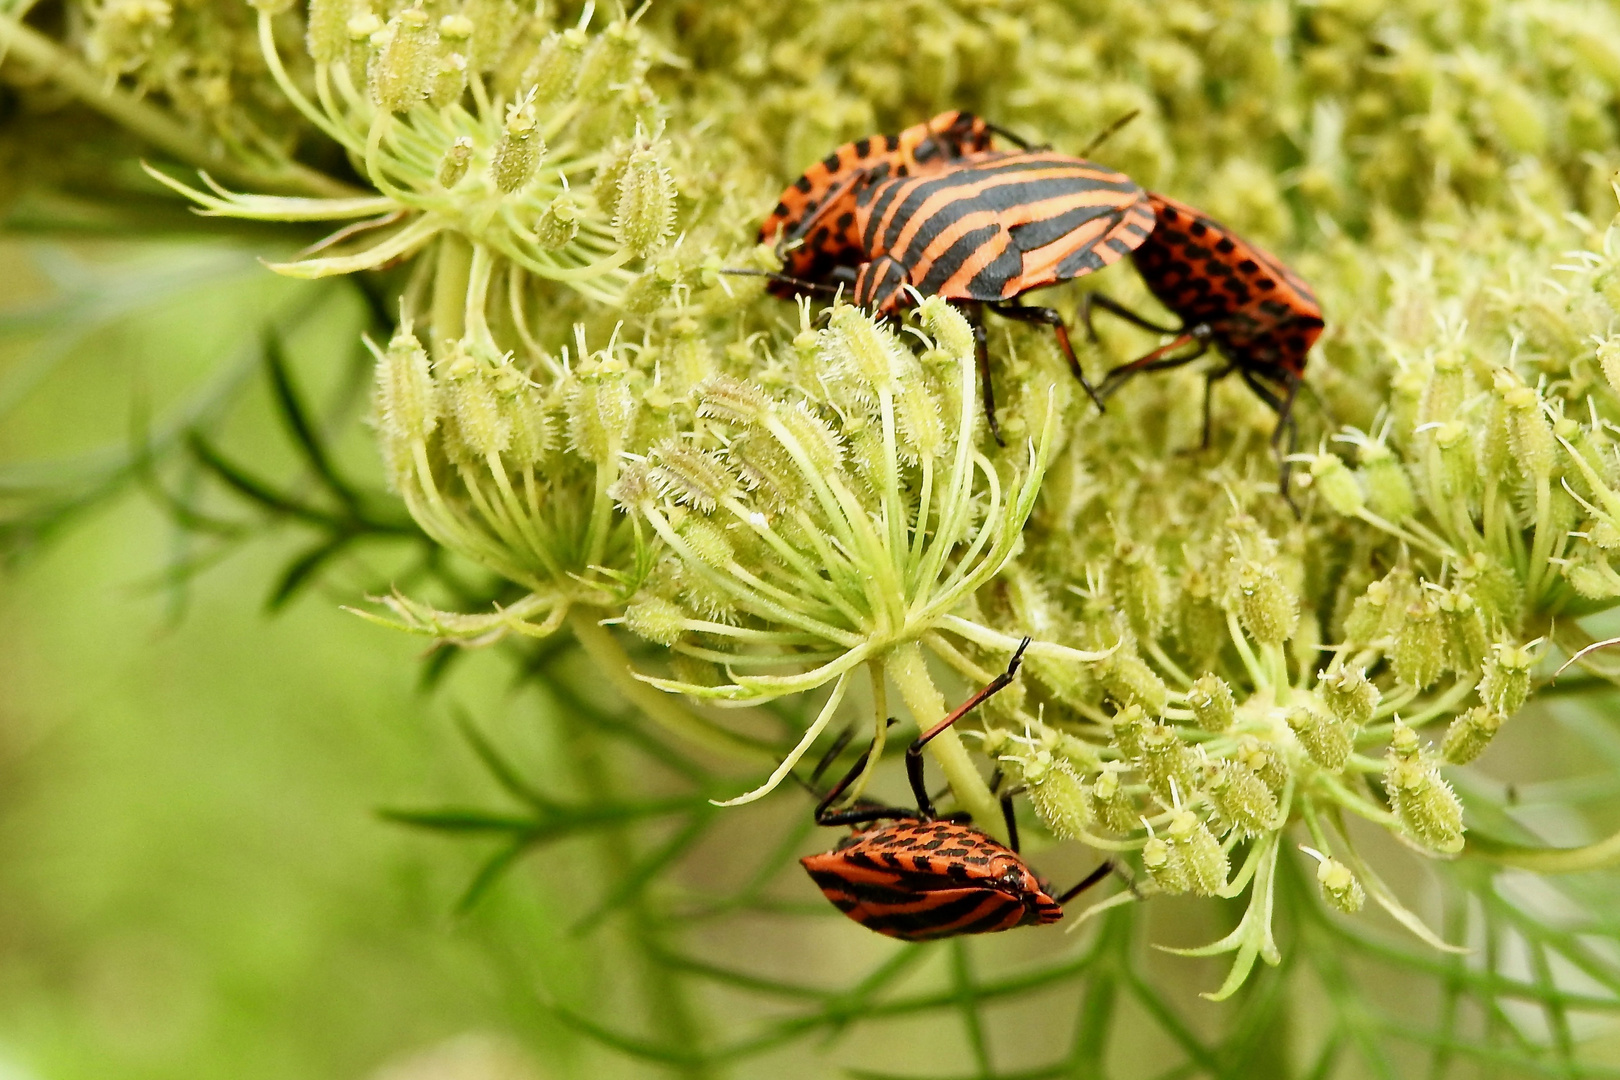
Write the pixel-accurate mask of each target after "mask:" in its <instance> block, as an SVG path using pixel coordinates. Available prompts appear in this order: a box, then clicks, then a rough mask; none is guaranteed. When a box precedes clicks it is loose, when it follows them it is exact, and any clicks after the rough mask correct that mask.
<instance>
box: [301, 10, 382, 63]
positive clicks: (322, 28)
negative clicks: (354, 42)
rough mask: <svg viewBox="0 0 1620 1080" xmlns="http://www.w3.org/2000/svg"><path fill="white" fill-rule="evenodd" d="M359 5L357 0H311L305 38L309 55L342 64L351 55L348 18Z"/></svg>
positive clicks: (323, 60) (315, 58)
mask: <svg viewBox="0 0 1620 1080" xmlns="http://www.w3.org/2000/svg"><path fill="white" fill-rule="evenodd" d="M357 6H358V4H357V3H356V0H309V16H308V19H307V24H306V26H307V29H306V31H305V41H306V43H307V45H308V48H309V56H310V59H312V60H314V61H315V62H316V63H317V64H341V63H343V62H344V61H346V60H347V59H348V58H349V30H348V27H349V20H350V19H352V18H353V17H354V16H355V14H356V12H355V8H356V7H357ZM374 17H375V16H374ZM368 36H369V35H368Z"/></svg>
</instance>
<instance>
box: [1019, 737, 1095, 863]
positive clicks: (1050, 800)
mask: <svg viewBox="0 0 1620 1080" xmlns="http://www.w3.org/2000/svg"><path fill="white" fill-rule="evenodd" d="M1020 765H1021V767H1022V771H1023V774H1024V783H1025V785H1026V786H1027V787H1028V788H1029V801H1030V805H1031V806H1033V807H1034V808H1035V816H1036V817H1038V818H1040V819H1041V821H1042V822H1043V823H1044V824H1045V825H1046V827H1047V828H1048V829H1050V830H1051V831H1052V835H1053V836H1056V837H1060V838H1062V839H1064V840H1079V839H1080V838H1081V837H1082V836H1083V835H1084V834H1085V832H1086V829H1087V827H1088V826H1089V825H1090V824H1091V808H1090V806H1088V805H1087V802H1086V793H1085V788H1084V787H1083V786H1082V785H1081V783H1080V777H1079V776H1077V775H1076V774H1075V771H1074V769H1073V767H1072V766H1070V764H1069V763H1068V762H1067V761H1066V760H1064V759H1063V758H1054V757H1053V755H1052V753H1051V751H1049V750H1044V749H1043V750H1037V751H1036V752H1035V754H1034V756H1033V758H1031V759H1030V760H1028V761H1020Z"/></svg>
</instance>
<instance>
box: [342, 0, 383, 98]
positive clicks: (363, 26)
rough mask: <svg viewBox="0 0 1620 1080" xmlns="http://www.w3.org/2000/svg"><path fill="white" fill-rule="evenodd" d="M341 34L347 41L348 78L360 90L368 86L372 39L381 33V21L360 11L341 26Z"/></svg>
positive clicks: (370, 13)
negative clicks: (358, 84) (357, 85)
mask: <svg viewBox="0 0 1620 1080" xmlns="http://www.w3.org/2000/svg"><path fill="white" fill-rule="evenodd" d="M343 33H344V36H346V37H347V38H348V39H349V47H348V52H347V54H346V59H347V62H348V65H349V77H350V78H351V79H354V80H355V81H356V82H357V83H360V84H361V86H360V89H365V88H366V87H367V86H369V85H370V76H369V74H368V70H367V69H368V67H369V61H370V59H371V52H372V43H373V39H375V38H377V36H378V35H380V34H382V33H383V21H382V19H380V18H378V17H377V16H376V15H375V14H373V13H372V12H370V11H362V12H360V13H359V14H358V15H355V16H353V17H352V18H350V19H349V21H348V22H346V23H344V24H343Z"/></svg>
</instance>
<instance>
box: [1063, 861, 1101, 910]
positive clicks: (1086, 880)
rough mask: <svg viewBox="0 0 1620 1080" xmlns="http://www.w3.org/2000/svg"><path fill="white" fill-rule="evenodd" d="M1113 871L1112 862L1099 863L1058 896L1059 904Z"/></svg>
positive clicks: (1067, 900) (1064, 902) (1071, 898)
mask: <svg viewBox="0 0 1620 1080" xmlns="http://www.w3.org/2000/svg"><path fill="white" fill-rule="evenodd" d="M1113 872H1114V864H1113V863H1112V862H1105V863H1101V864H1099V865H1098V867H1097V869H1095V870H1093V871H1092V872H1091V873H1089V874H1087V875H1086V876H1085V877H1083V878H1081V879H1080V881H1079V883H1078V884H1076V885H1075V886H1074V888H1072V889H1070V890H1069V891H1068V892H1066V893H1064V894H1063V895H1062V896H1060V897H1058V898H1057V902H1058V903H1060V904H1067V903H1068V902H1069V901H1070V900H1073V899H1074V898H1075V897H1077V896H1079V895H1080V894H1081V893H1083V892H1085V891H1086V890H1087V889H1089V888H1091V887H1092V886H1093V885H1095V884H1097V882H1099V881H1101V880H1102V879H1103V878H1105V877H1107V876H1108V875H1109V874H1112V873H1113Z"/></svg>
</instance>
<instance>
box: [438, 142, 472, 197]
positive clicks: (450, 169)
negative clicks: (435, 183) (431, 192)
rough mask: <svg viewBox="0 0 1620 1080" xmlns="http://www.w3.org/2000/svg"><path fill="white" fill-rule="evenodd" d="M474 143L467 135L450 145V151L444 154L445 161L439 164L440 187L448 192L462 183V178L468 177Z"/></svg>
mask: <svg viewBox="0 0 1620 1080" xmlns="http://www.w3.org/2000/svg"><path fill="white" fill-rule="evenodd" d="M472 155H473V141H472V140H471V139H470V138H468V137H467V136H465V135H462V136H461V137H460V138H458V139H456V141H455V142H453V143H451V144H450V149H448V150H446V151H445V152H444V160H443V161H441V162H440V163H439V186H440V187H443V188H444V189H445V190H446V191H448V190H450V189H451V188H453V187H455V186H456V185H457V184H459V183H461V178H462V177H463V176H466V175H467V167H468V165H469V164H471V162H472Z"/></svg>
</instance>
